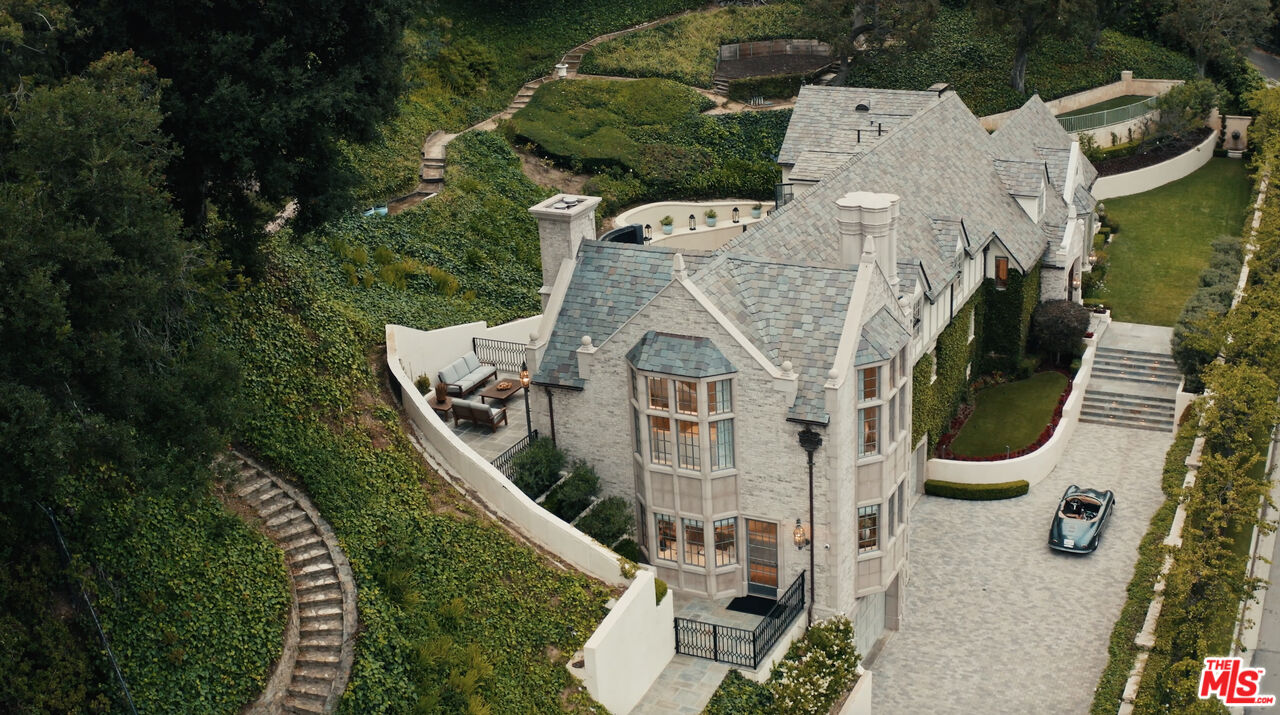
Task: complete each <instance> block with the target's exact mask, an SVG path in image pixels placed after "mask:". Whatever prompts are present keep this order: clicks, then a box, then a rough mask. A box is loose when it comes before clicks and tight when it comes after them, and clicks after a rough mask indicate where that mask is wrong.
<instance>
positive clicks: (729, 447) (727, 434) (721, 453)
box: [707, 419, 733, 470]
mask: <svg viewBox="0 0 1280 715" xmlns="http://www.w3.org/2000/svg"><path fill="white" fill-rule="evenodd" d="M707 427H708V428H709V430H710V432H711V468H712V469H713V470H715V469H729V468H731V467H733V420H732V419H728V420H717V421H715V422H712V423H711V424H709V425H707Z"/></svg>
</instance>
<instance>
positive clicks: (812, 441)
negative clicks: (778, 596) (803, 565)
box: [796, 425, 822, 626]
mask: <svg viewBox="0 0 1280 715" xmlns="http://www.w3.org/2000/svg"><path fill="white" fill-rule="evenodd" d="M799 438H800V448H801V449H803V450H804V451H805V453H806V454H807V455H808V457H809V524H810V525H812V524H813V453H814V452H816V451H818V448H819V447H821V446H822V435H820V434H818V433H817V432H815V431H813V428H812V427H809V426H808V425H805V428H804V429H802V430H800V434H799ZM796 528H797V529H799V528H800V520H799V519H796ZM797 546H799V544H798V543H797ZM813 552H814V549H812V548H810V549H809V612H808V619H809V620H808V625H810V626H812V625H813V594H814V583H813V575H814V555H813Z"/></svg>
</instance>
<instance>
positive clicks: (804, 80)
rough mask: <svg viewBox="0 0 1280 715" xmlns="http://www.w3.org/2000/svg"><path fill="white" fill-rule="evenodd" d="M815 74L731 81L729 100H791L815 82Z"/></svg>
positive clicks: (781, 75)
mask: <svg viewBox="0 0 1280 715" xmlns="http://www.w3.org/2000/svg"><path fill="white" fill-rule="evenodd" d="M813 78H814V75H813V74H779V75H772V76H770V77H746V78H743V79H733V80H729V91H728V92H727V94H728V96H729V99H736V100H737V101H739V102H747V101H750V100H751V99H753V98H755V97H764V98H766V99H789V98H791V97H794V96H796V95H797V94H800V88H801V87H802V86H804V85H806V84H811V83H812V82H813Z"/></svg>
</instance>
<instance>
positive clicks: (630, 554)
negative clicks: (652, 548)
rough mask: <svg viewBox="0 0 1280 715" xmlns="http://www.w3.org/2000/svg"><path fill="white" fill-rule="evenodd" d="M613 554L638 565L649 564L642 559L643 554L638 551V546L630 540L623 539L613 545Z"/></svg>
mask: <svg viewBox="0 0 1280 715" xmlns="http://www.w3.org/2000/svg"><path fill="white" fill-rule="evenodd" d="M613 553H615V554H617V555H619V556H621V557H623V558H626V559H628V560H630V561H634V562H635V563H638V564H647V563H649V562H648V561H647V560H645V558H644V552H642V551H640V545H639V544H637V543H636V542H635V541H632V540H631V539H623V540H622V541H619V542H618V543H616V544H614V545H613Z"/></svg>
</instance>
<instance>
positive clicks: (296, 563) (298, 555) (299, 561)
mask: <svg viewBox="0 0 1280 715" xmlns="http://www.w3.org/2000/svg"><path fill="white" fill-rule="evenodd" d="M328 558H329V549H328V548H326V547H325V545H324V544H323V543H321V544H316V545H313V546H311V547H310V548H307V549H303V550H301V551H294V552H293V553H291V554H289V567H290V568H291V569H294V570H298V569H302V568H305V567H306V566H308V565H310V564H313V563H315V562H317V561H319V560H321V559H328Z"/></svg>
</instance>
